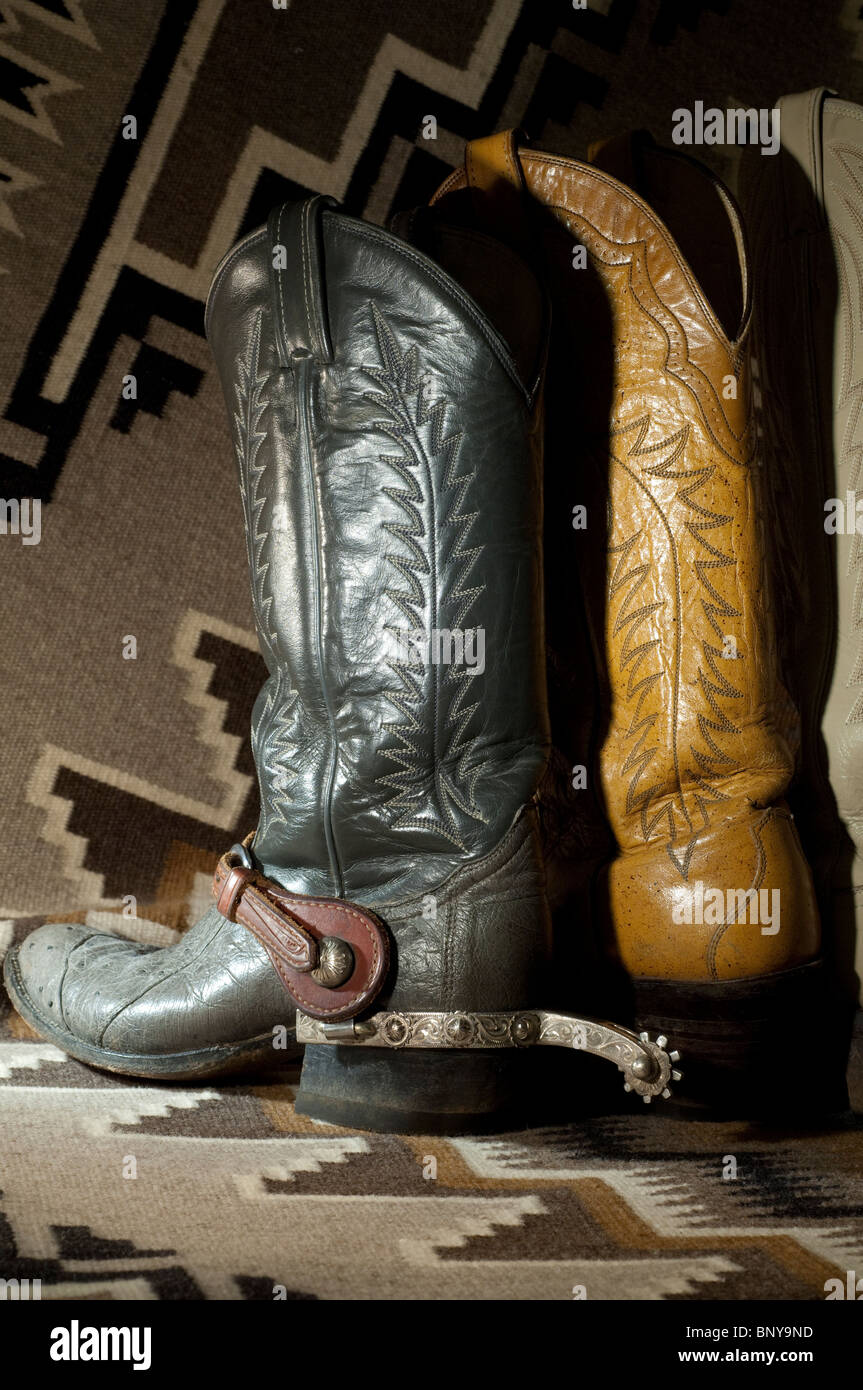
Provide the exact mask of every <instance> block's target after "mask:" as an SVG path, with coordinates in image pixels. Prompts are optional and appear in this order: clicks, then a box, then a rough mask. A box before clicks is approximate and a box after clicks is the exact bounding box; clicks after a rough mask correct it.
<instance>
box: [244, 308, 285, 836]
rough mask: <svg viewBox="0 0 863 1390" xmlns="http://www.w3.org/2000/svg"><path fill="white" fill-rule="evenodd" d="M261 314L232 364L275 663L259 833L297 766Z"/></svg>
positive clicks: (248, 509) (254, 574)
mask: <svg viewBox="0 0 863 1390" xmlns="http://www.w3.org/2000/svg"><path fill="white" fill-rule="evenodd" d="M262 317H263V315H262V313H261V312H259V313H258V315H257V318H256V320H255V325H254V328H253V330H252V333H251V336H250V340H249V351H248V356H247V358H246V360H245V361H243V360H242V359H241V360H240V362H239V363H238V367H237V375H238V380H237V388H236V395H237V409H236V411H235V413H234V422H235V425H236V429H237V455H238V460H239V465H240V477H241V481H242V487H241V494H242V500H243V522H244V525H245V531H246V546H247V550H248V557H249V569H250V573H251V580H252V603H253V606H254V610H255V618H256V620H257V624H258V630H259V632H260V635H261V640H262V643H263V645H264V647H265V655H267V656H269V658H270V661H271V662H272V663H273V664H277V665H278V670H277V674H276V675H275V676H274V677H272V678H271V679H270V681H268V682H267V695H266V698H265V701H264V705H263V707H262V709H261V712H260V714H259V716H258V718H257V720H256V722H255V727H254V729H253V731H252V748H253V752H254V757H255V765H256V767H258V768H259V769H260V770H262V771H263V772H265V773H266V776H259V784H260V788H261V824H260V833H261V836H262V837H263V836H264V835H265V834H266V833H267V831H268V830H270V829H272V827H273V826H274V825H276V824H279V823H280V824H282V825H285V824H286V823H287V822H286V817H285V811H284V807H285V800H286V798H287V795H288V787H289V784H290V782H291V781H292V779H293V777H294V776H295V775H296V772H297V769H296V768H295V767H294V766H293V763H292V761H291V758H292V755H293V754H294V753H295V751H296V742H295V739H294V738H293V737H292V730H291V724H292V716H293V711H294V708H295V706H296V702H297V698H298V697H297V692H296V691H295V690H294V689H293V688H292V686H291V683H290V677H289V676H288V673H287V670H286V668H285V665H284V656H283V654H282V653H281V652H280V650H279V637H278V632H277V631H276V626H275V623H274V621H273V604H274V601H273V593H272V588H271V585H270V560H269V548H270V529H269V527H268V526H267V525H266V524H265V516H266V514H267V510H268V506H269V504H268V501H267V487H268V483H269V478H268V472H269V462H270V451H269V450H267V449H262V447H261V446H262V444H263V443H264V441H265V440H266V437H267V431H266V429H265V428H264V427H263V420H264V416H265V415H266V412H267V410H268V407H269V403H268V401H267V398H266V394H265V388H266V387H267V385H268V383H269V381H270V373H269V372H267V371H265V370H263V369H262V367H261V362H260V356H261V334H262Z"/></svg>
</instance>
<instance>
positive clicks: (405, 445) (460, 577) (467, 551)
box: [365, 305, 486, 849]
mask: <svg viewBox="0 0 863 1390" xmlns="http://www.w3.org/2000/svg"><path fill="white" fill-rule="evenodd" d="M372 320H373V324H374V330H375V336H376V340H377V345H378V350H379V353H380V359H381V363H382V365H381V366H374V367H367V368H365V370H366V371H367V372H368V374H369V376H370V377H371V378H372V380H373V381H374V382H375V385H376V387H377V390H376V391H369V392H366V393H365V398H366V400H367V401H369V403H370V404H372V405H373V406H374V407H375V409H376V410H378V411H383V417H384V418H382V419H378V420H376V421H375V425H374V427H375V429H377V430H379V431H381V432H382V433H384V434H385V435H387V436H388V437H389V438H390V439H391V440H392V441H393V443H394V444H395V446H396V448H397V450H398V452H397V453H395V454H379V455H378V458H379V459H380V461H381V463H384V464H386V465H387V466H388V467H389V468H391V469H392V470H393V471H394V473H395V474H396V477H397V479H398V482H399V483H400V484H401V486H388V487H384V488H383V489H382V491H383V492H384V494H385V495H386V496H387V497H389V498H390V499H391V500H392V501H393V502H395V503H396V505H397V506H398V507H399V509H400V511H401V512H402V513H403V517H404V519H403V520H401V521H385V522H384V523H383V529H384V530H385V531H386V532H387V534H388V535H389V536H391V537H392V538H393V539H394V540H396V541H397V542H399V544H400V546H401V547H402V548H401V549H400V550H393V551H389V552H388V553H387V555H386V560H387V562H388V564H389V565H390V566H391V567H392V569H393V570H394V572H395V575H396V576H397V578H398V580H399V581H401V583H400V586H399V587H392V586H391V587H388V588H387V589H386V591H385V592H386V595H387V597H388V598H389V599H390V600H391V602H392V603H393V604H394V605H395V607H396V609H397V610H398V612H399V613H400V614H401V615H402V617H404V618H405V619H406V620H407V622H408V624H409V628H410V630H413V631H417V630H422V631H427V632H428V633H429V634H431V632H432V631H434V630H436V629H438V628H439V626H443V625H440V624H439V578H440V576H439V572H438V571H439V564H440V557H439V540H440V534H441V533H442V531H443V528H445V527H454V528H455V530H456V542H455V546H454V548H453V552H452V557H451V559H450V561H449V562H448V563H450V564H456V565H457V566H458V573H457V579H456V583H455V586H454V588H453V600H454V612H453V614H452V617H451V626H452V628H453V629H455V628H459V629H460V628H461V625H462V623H463V622H464V619H465V618H466V617H467V615H468V613H469V612H470V609H471V607H472V606H473V604H474V603H475V601H476V599H477V598H478V597H479V596H480V594H482V593H483V591H484V589H485V585H484V584H480V585H471V584H470V583H469V580H470V576H471V573H472V571H473V569H474V567H475V565H476V563H477V560H478V558H479V556H480V555H481V553H482V547H481V546H479V545H475V546H471V545H470V544H469V538H470V531H471V528H472V526H473V523H474V521H475V520H476V518H477V516H478V513H477V512H476V511H466V510H464V508H465V505H466V502H467V496H468V493H469V489H470V487H471V484H472V483H473V482H474V479H475V471H474V470H471V471H468V472H463V473H459V472H458V466H459V464H458V455H459V446H460V444H461V439H462V435H461V432H460V431H457V432H454V433H452V434H446V423H445V419H446V411H447V405H446V402H445V401H444V400H438V401H435V403H434V404H429V402H428V401H427V400H426V397H425V386H424V383H423V381H422V380H421V378H420V373H419V355H418V352H417V349H416V348H415V347H412V348H409V349H408V350H407V351H406V352H403V351H402V350H401V348H400V347H399V344H398V342H397V340H396V337H395V335H394V333H393V332H392V330H391V329H390V327H389V325H388V324H387V323H386V321H385V319H384V318H383V315H382V314H381V313H380V311H379V310H378V309H377V307H376V306H375V305H372ZM436 480H438V481H436ZM440 493H443V494H444V495H446V494H449V496H448V501H447V504H446V512H445V515H443V516H442V517H440V518H439V517H438V515H437V506H438V497H439V494H440ZM422 508H425V509H426V511H427V515H428V525H427V526H426V524H425V523H424V521H423V515H422V511H421V509H422ZM446 626H450V624H447V625H446ZM388 630H389V631H390V632H392V633H393V634H396V633H397V629H396V628H395V626H393V625H390V626H389V628H388ZM387 665H388V666H389V668H390V670H392V671H393V673H394V674H395V675H396V676H397V677H398V681H399V688H398V689H396V690H393V691H391V692H388V694H387V698H388V700H389V701H390V702H391V704H393V705H394V707H395V709H396V710H397V711H398V714H399V716H400V719H399V722H396V723H390V724H386V725H385V726H384V727H385V729H386V731H387V732H388V733H390V734H392V735H393V737H394V738H395V740H396V742H395V743H394V744H393V745H392V746H391V747H387V748H382V749H381V754H382V756H384V757H385V758H388V759H389V760H390V761H391V762H394V763H396V764H398V767H399V770H398V771H396V772H391V773H388V774H386V775H385V776H383V777H381V778H379V779H378V780H379V781H380V782H381V783H383V784H384V785H385V786H387V787H389V788H390V790H391V792H392V793H393V794H392V796H391V797H390V799H389V800H388V801H387V802H386V803H385V804H386V805H387V806H388V807H389V808H390V809H391V810H392V811H394V812H395V813H396V815H395V819H394V821H393V828H395V829H432V830H435V831H436V832H437V833H438V834H440V835H442V836H443V837H444V839H446V840H448V841H449V842H450V843H451V844H453V845H455V846H457V848H459V849H464V848H465V828H464V827H463V826H462V825H460V824H459V818H458V813H460V814H461V815H462V816H465V817H468V818H470V819H471V820H473V821H474V822H483V823H484V822H485V820H486V817H485V815H484V814H483V813H482V811H481V810H480V808H479V806H478V805H477V804H476V796H475V788H476V783H477V780H478V778H479V777H480V775H481V773H482V771H483V770H484V767H483V764H482V763H479V762H475V763H474V765H473V766H471V763H470V758H471V755H472V754H473V753H474V752H475V744H476V739H475V737H471V735H470V725H471V720H472V719H473V716H474V714H475V713H476V711H477V710H478V709H479V707H480V701H479V700H476V701H473V702H472V703H468V699H469V696H470V694H471V693H472V691H471V684H470V683H471V681H474V680H477V679H480V678H479V677H477V676H474V675H472V674H471V672H470V669H469V668H467V667H465V666H464V665H462V666H461V667H459V666H457V665H455V664H450V665H448V666H445V667H441V666H440V665H438V664H432V663H428V664H426V665H424V664H423V663H422V661H421V660H419V658H418V657H414V658H413V659H411V658H408V659H405V660H398V659H393V660H390V661H388V662H387ZM447 705H448V710H447V711H446V714H445V717H444V710H445V708H446V706H447ZM448 769H452V771H450V770H448Z"/></svg>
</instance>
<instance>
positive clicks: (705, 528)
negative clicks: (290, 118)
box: [609, 414, 741, 878]
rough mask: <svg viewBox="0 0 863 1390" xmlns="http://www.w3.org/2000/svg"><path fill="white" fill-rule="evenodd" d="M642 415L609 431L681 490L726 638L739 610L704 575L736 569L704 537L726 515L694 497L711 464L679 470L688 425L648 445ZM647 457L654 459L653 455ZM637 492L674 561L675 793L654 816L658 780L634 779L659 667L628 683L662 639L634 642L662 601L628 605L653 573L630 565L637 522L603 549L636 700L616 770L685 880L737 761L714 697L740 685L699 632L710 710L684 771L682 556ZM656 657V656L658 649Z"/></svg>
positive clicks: (646, 418)
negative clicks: (662, 829)
mask: <svg viewBox="0 0 863 1390" xmlns="http://www.w3.org/2000/svg"><path fill="white" fill-rule="evenodd" d="M650 423H651V420H650V415H649V414H646V415H643V416H640V417H639V418H638V419H636V420H634V421H632V422H631V423H629V424H627V425H624V426H619V427H618V428H616V429H614V430H613V432H612V433H613V435H614V436H616V437H617V438H620V439H622V438H623V437H624V436H626V435H629V434H632V433H634V434H635V438H634V440H633V441H632V443H631V444H630V447H629V450H628V452H627V457H628V458H629V459H632V460H633V461H634V462H637V463H638V464H639V465H640V477H641V479H645V480H648V479H652V478H657V479H671V480H674V481H677V482H680V483H686V484H687V485H686V486H682V487H679V488H678V490H677V492H676V493H675V497H674V501H676V502H680V503H682V505H683V506H684V507H686V508H687V509H688V510H689V511H690V512H693V513H695V519H688V520H687V521H686V522H685V528H686V531H687V532H688V534H689V535H690V536H691V537H692V539H693V541H694V542H695V544H696V558H695V560H694V562H693V568H694V570H695V573H696V576H697V578H698V580H699V583H700V584H701V586H702V588H703V589H704V590H705V591H706V595H707V596H706V597H702V599H701V607H702V609H703V612H704V615H705V618H706V620H707V623H708V625H709V627H710V628H711V630H712V631H713V632H715V633H716V634H717V636H718V637H719V639H720V641H722V642H724V638H725V633H724V632H723V630H722V627H721V626H720V624H719V622H718V619H719V618H724V619H729V618H739V617H740V612H739V610H738V609H737V608H735V607H734V606H733V604H731V603H729V602H728V601H727V600H726V599H725V598H723V596H722V595H721V594H720V593H719V591H718V590H717V588H716V587H715V585H714V583H713V582H712V581H711V577H710V576H711V574H712V572H713V571H716V570H722V569H725V568H727V567H728V566H731V567H732V568H733V567H734V564H735V562H734V558H733V556H729V555H726V554H724V553H723V552H722V551H721V550H720V549H718V547H717V546H716V545H714V544H713V542H712V541H711V540H710V539H709V537H708V534H707V533H708V532H711V531H715V530H716V529H717V528H718V527H722V526H726V525H727V524H728V523H729V522H730V521H731V517H730V516H728V515H725V514H723V513H720V512H716V511H713V510H712V509H711V508H709V507H707V506H705V505H704V503H703V500H700V499H699V496H698V494H699V493H700V492H701V490H702V489H703V488H705V487H706V485H707V484H708V483H709V482H710V480H711V479H712V478H713V476H714V474H715V472H716V466H715V465H713V464H708V465H706V466H704V467H696V468H690V469H687V468H685V467H683V466H682V465H683V462H684V459H685V452H686V446H687V444H688V442H689V439H690V433H691V426H690V424H689V423H688V422H687V423H684V424H683V425H682V426H681V428H680V429H678V430H676V431H674V433H672V434H670V435H668V436H667V437H666V438H663V439H661V440H659V441H658V442H657V443H653V444H648V443H647V442H646V440H647V438H648V435H649V431H650ZM652 460H655V461H652ZM614 462H615V463H617V465H618V466H619V467H620V468H622V470H623V471H624V473H625V474H626V475H627V476H628V477H629V479H630V480H631V481H632V482H633V483H634V484H636V485H638V484H639V483H640V479H639V475H637V474H635V473H633V471H632V470H631V469H630V468H629V467H628V465H627V464H625V463H624V462H622V460H620V459H617V458H615V459H614ZM640 485H641V486H643V487H644V488H645V492H646V495H647V496H648V497H649V498H650V501H651V504H652V506H653V507H654V508H656V510H657V512H658V513H659V517H660V521H661V524H662V527H663V531H664V533H665V536H666V539H667V543H668V545H669V547H670V550H671V554H672V558H673V561H674V570H675V575H676V576H678V577H677V580H676V589H677V591H676V592H675V594H674V596H673V601H674V604H675V615H674V632H675V652H674V661H673V673H672V674H673V692H672V710H671V717H672V743H673V749H672V752H673V758H674V768H675V776H676V780H677V795H676V797H675V798H672V799H670V800H668V801H666V802H665V803H664V804H663V805H662V807H661V808H660V809H659V810H658V811H657V812H656V813H655V814H654V815H652V816H651V815H650V807H651V802H652V801H653V799H654V798H655V796H656V795H657V793H658V792H659V790H660V787H659V785H658V784H653V785H651V786H648V787H643V788H640V789H639V782H640V780H641V778H642V777H643V776H644V774H645V772H646V771H647V768H648V767H649V766H650V764H651V762H652V761H653V760H654V758H655V756H656V753H657V751H658V749H659V744H658V742H657V743H653V744H652V745H651V746H649V747H648V746H646V742H647V739H648V738H649V737H650V735H651V734H652V732H653V728H654V725H655V724H656V722H657V720H658V718H659V715H658V713H657V714H652V715H647V716H644V717H642V707H643V705H644V702H645V699H646V698H647V696H648V694H649V692H650V691H651V690H652V689H653V687H654V685H655V684H656V682H657V681H659V680H660V679H661V676H662V671H661V670H660V671H654V672H649V673H648V674H646V675H643V676H642V677H641V679H640V680H638V681H636V680H635V677H636V675H637V673H638V671H639V668H640V667H641V666H642V665H643V663H644V661H645V660H646V659H647V657H648V654H649V653H650V652H651V651H653V650H655V649H656V648H657V647H659V645H660V639H659V638H658V637H657V638H653V639H649V640H644V641H641V642H638V643H636V632H637V630H638V628H639V627H640V626H641V625H642V624H643V623H645V622H648V621H649V619H650V618H651V616H652V614H653V613H655V612H656V611H657V610H658V609H659V608H661V607H663V601H657V602H655V603H650V604H642V605H641V606H640V607H635V606H634V605H635V602H636V596H637V595H638V593H639V591H640V590H641V588H642V587H643V585H644V584H645V582H646V579H647V577H648V574H649V572H650V569H651V564H650V563H649V562H646V563H642V564H638V563H637V561H638V559H639V550H638V542H639V540H640V538H641V537H642V535H643V527H642V528H639V530H638V531H636V532H634V533H633V534H632V535H630V536H628V537H627V538H626V539H625V540H623V541H619V542H616V543H614V544H611V545H610V546H609V554H610V555H614V556H617V560H616V563H615V567H614V569H613V571H612V573H611V576H610V579H609V600H612V599H615V598H616V597H617V596H618V595H619V594H620V593H621V592H625V597H624V599H623V602H622V603H621V604H620V607H619V609H618V611H617V614H616V617H615V621H614V626H613V630H612V631H613V635H614V636H618V635H619V634H620V633H621V632H625V634H626V635H625V637H624V641H623V645H622V647H621V657H620V661H621V670H622V671H624V670H626V667H627V666H631V669H630V671H629V677H628V683H627V692H626V697H627V700H632V699H633V698H636V697H637V699H636V705H635V709H634V711H633V714H632V717H631V719H630V724H629V728H628V729H627V737H628V738H632V739H634V740H635V742H634V744H633V745H632V747H631V749H630V751H629V753H628V755H627V758H626V760H625V762H624V764H623V768H622V772H623V773H624V774H626V773H631V774H632V775H631V778H630V782H629V786H628V790H627V800H626V810H627V813H629V814H631V813H632V812H634V811H635V810H636V809H640V817H641V830H642V835H643V837H644V839H645V841H647V840H648V839H649V838H650V836H651V835H652V834H653V833H654V831H655V829H656V826H657V824H658V823H660V822H661V821H662V820H663V819H665V820H666V821H667V830H668V840H669V843H668V846H667V850H668V854H669V857H670V859H671V861H672V863H673V864H674V865H675V867H676V868H677V870H678V872H679V873H680V874H681V875H682V877H684V878H686V876H687V874H688V872H689V863H690V860H691V857H692V853H693V850H694V848H695V845H696V843H697V841H698V837H699V835H700V834H701V832H702V831H703V830H705V829H707V827H708V826H709V824H710V807H711V805H712V804H715V803H716V802H719V801H725V800H727V799H728V798H727V796H726V794H725V793H724V792H721V791H720V790H719V788H718V787H717V786H716V785H714V782H715V779H718V778H719V777H720V776H721V775H722V774H723V773H725V774H727V773H728V772H729V771H730V770H732V769H734V768H735V767H736V766H737V763H736V762H735V760H734V758H733V757H731V756H730V755H729V754H728V753H727V752H726V751H725V750H724V749H723V748H721V747H720V746H719V744H718V742H717V741H716V737H715V736H717V735H722V734H726V735H732V734H736V733H739V729H738V726H737V725H736V724H734V723H733V721H732V720H730V719H729V718H728V716H727V714H726V713H725V712H724V710H723V709H722V708H721V707H720V705H719V698H720V697H722V698H724V699H738V698H740V695H741V691H740V690H739V689H737V687H736V686H734V685H733V684H732V682H731V681H730V680H729V679H728V678H727V676H726V674H725V672H724V671H723V670H722V669H721V668H720V667H719V666H718V665H717V662H718V661H720V660H721V661H723V662H724V661H725V658H724V657H723V649H722V647H717V646H716V645H715V644H714V643H713V642H712V641H711V640H710V638H709V637H708V636H707V635H704V636H702V637H701V639H700V641H701V649H702V652H703V653H704V661H705V666H699V669H698V680H699V688H700V690H701V692H702V694H703V696H704V699H705V700H706V702H707V705H708V706H709V710H707V711H702V712H699V714H698V716H697V722H698V731H699V734H700V736H701V739H702V742H703V747H698V746H697V745H696V744H695V743H690V745H689V752H690V755H691V757H692V758H693V759H694V763H695V766H693V767H685V768H684V767H682V765H681V760H680V750H679V747H678V738H677V720H678V708H679V698H680V679H681V656H680V642H681V640H682V638H681V634H682V612H681V596H680V592H679V585H680V580H679V575H680V573H681V568H682V566H681V561H680V556H679V549H678V544H677V541H676V539H675V535H674V530H673V528H672V526H671V525H670V523H669V521H668V517H667V516H666V513H665V510H664V509H663V507H662V505H661V504H660V502H659V501H658V499H657V498H656V497H655V496H654V493H653V491H652V490H651V489H650V488H649V487H648V485H647V483H646V482H644V483H641V484H640ZM699 547H700V548H701V549H702V550H704V551H706V552H707V554H706V556H703V555H698V548H699ZM657 656H659V653H658V652H657ZM689 782H692V783H694V785H695V787H696V788H698V790H697V791H696V793H695V803H696V805H697V807H698V811H699V814H700V816H701V819H702V825H701V826H698V827H697V826H695V825H693V823H692V819H691V817H690V814H689V811H688V809H687V804H686V797H685V793H684V786H685V784H687V783H689ZM675 800H677V802H678V805H679V811H680V814H681V816H682V819H683V821H684V822H685V824H686V828H687V830H688V831H689V837H690V838H689V840H688V843H687V844H686V845H685V847H684V848H683V851H682V854H681V850H680V847H679V846H678V831H679V828H678V824H677V820H676V818H675V813H674V801H675Z"/></svg>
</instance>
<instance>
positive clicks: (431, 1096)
mask: <svg viewBox="0 0 863 1390" xmlns="http://www.w3.org/2000/svg"><path fill="white" fill-rule="evenodd" d="M567 1060H569V1059H567ZM531 1064H532V1065H533V1068H535V1067H536V1061H535V1060H534V1059H532V1058H530V1056H529V1054H528V1053H526V1052H521V1051H519V1050H517V1049H514V1048H513V1049H504V1048H502V1049H500V1050H499V1051H480V1050H466V1049H458V1050H456V1049H454V1050H452V1051H440V1052H437V1051H424V1050H420V1049H416V1050H409V1049H405V1050H404V1051H401V1052H398V1051H392V1050H390V1049H389V1048H380V1049H378V1048H357V1047H338V1046H330V1045H323V1044H320V1043H319V1044H309V1045H308V1046H307V1047H306V1054H305V1060H304V1062H303V1072H302V1078H301V1081H300V1089H299V1092H298V1094H297V1099H296V1109H297V1113H298V1114H300V1115H309V1116H310V1117H311V1118H312V1119H315V1120H325V1121H327V1122H329V1123H330V1124H338V1125H347V1126H349V1127H350V1128H351V1129H373V1130H383V1131H387V1132H390V1133H397V1134H410V1133H414V1134H468V1133H474V1134H475V1133H481V1132H489V1131H493V1130H502V1129H508V1128H509V1129H512V1128H518V1127H519V1126H520V1125H522V1124H524V1123H525V1113H524V1105H525V1098H526V1097H527V1096H529V1095H530V1093H531V1090H532V1087H531V1085H530V1075H529V1074H530V1073H531Z"/></svg>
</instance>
